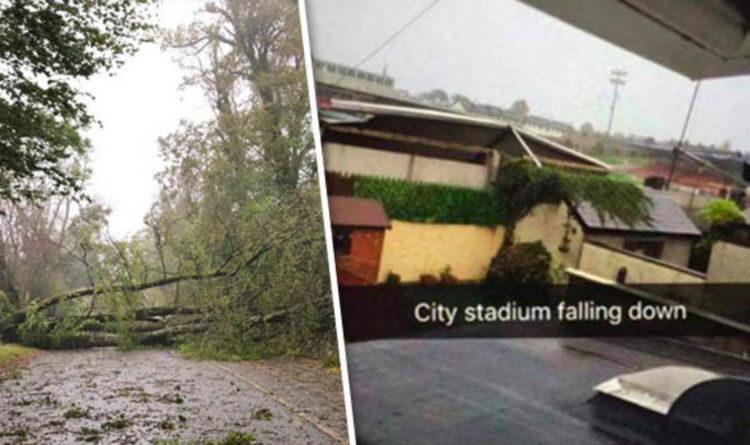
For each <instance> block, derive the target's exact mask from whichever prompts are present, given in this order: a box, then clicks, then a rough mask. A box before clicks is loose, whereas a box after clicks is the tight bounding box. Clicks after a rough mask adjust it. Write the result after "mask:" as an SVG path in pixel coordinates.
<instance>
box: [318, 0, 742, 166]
mask: <svg viewBox="0 0 750 445" xmlns="http://www.w3.org/2000/svg"><path fill="white" fill-rule="evenodd" d="M430 2H431V0H419V1H416V0H414V1H408V2H405V1H399V0H378V1H370V0H307V12H308V19H309V27H310V33H311V45H312V52H313V56H314V57H316V58H320V59H325V60H329V61H333V62H339V63H344V64H350V65H354V64H356V63H357V62H359V61H360V60H361V59H362V58H363V57H364V56H366V55H367V54H369V53H370V52H371V51H372V50H374V49H375V48H377V47H378V46H379V45H380V44H381V43H383V42H384V41H385V40H386V39H387V38H388V37H389V36H390V35H392V34H393V33H394V32H395V31H396V30H397V29H399V28H400V27H401V26H402V25H403V24H405V23H406V22H408V21H409V20H410V19H411V18H412V17H414V16H415V15H416V14H417V13H418V12H419V11H421V10H422V9H423V8H424V7H425V6H426V5H428V4H429V3H430ZM384 67H387V72H388V74H390V75H391V76H393V77H394V78H395V79H396V87H397V88H399V89H405V90H408V91H410V92H412V93H414V92H422V91H427V90H430V89H433V88H441V89H444V90H445V91H446V92H448V93H449V94H454V93H461V94H464V95H466V96H468V97H469V98H471V99H473V100H475V101H478V102H483V103H489V104H493V105H498V106H502V107H509V106H510V105H511V103H512V102H513V101H514V100H516V99H526V101H527V102H528V104H529V106H530V108H531V113H533V114H537V115H540V116H544V117H548V118H553V119H559V120H562V121H566V122H569V123H571V124H573V125H575V126H576V127H579V126H580V125H581V124H583V123H584V122H591V123H592V124H593V125H594V127H595V128H596V129H598V130H600V131H603V130H606V126H607V120H608V118H609V107H610V104H611V100H612V86H611V84H610V83H609V77H610V72H611V70H612V69H614V68H618V69H624V70H626V71H628V77H627V85H625V87H624V89H623V90H622V95H621V101H620V102H619V103H618V110H617V114H616V117H615V122H614V125H613V129H612V131H613V132H622V133H624V134H630V133H633V134H637V135H642V136H654V137H656V138H657V139H669V138H675V139H677V138H679V135H680V131H681V129H682V123H683V121H684V118H685V115H686V112H687V109H688V105H689V103H690V97H691V95H692V91H693V85H694V84H693V82H692V81H690V80H689V79H688V78H686V77H684V76H682V75H680V74H677V73H674V72H672V71H669V70H668V69H666V68H662V67H661V66H659V65H657V64H655V63H653V62H650V61H648V60H646V59H643V58H641V57H639V56H636V55H634V54H631V53H629V52H627V51H625V50H623V49H621V48H619V47H616V46H614V45H612V44H610V43H608V42H606V41H604V40H601V39H599V38H597V37H594V36H592V35H590V34H587V33H585V32H583V31H580V30H578V29H577V28H575V27H573V26H571V25H568V24H566V23H564V22H562V21H560V20H558V19H556V18H554V17H551V16H548V15H546V14H544V13H542V12H540V11H538V10H535V9H533V8H531V7H529V6H526V5H525V4H523V3H520V2H518V1H515V0H471V1H467V0H442V1H441V2H440V3H438V4H437V6H435V7H434V8H432V9H431V10H430V11H429V12H427V13H426V14H425V15H424V16H423V17H422V18H421V19H419V20H418V21H417V22H416V23H414V25H412V26H411V27H409V28H408V29H407V30H406V31H405V32H404V33H402V34H401V35H400V36H399V37H398V38H397V39H396V40H394V41H393V42H391V43H390V44H389V45H388V46H387V47H386V48H385V49H383V50H382V51H381V52H380V53H378V54H377V55H376V56H375V57H373V58H372V59H371V60H369V61H368V62H367V63H365V64H364V65H363V66H362V68H364V69H369V70H372V71H376V72H381V71H382V70H383V68H384ZM749 97H750V76H745V77H735V78H722V79H715V80H707V81H704V82H703V83H702V85H701V89H700V94H699V96H698V99H697V102H696V108H695V111H694V114H693V119H692V121H691V126H690V128H689V130H688V134H687V138H688V139H689V140H690V141H691V142H703V143H706V144H711V143H714V144H717V145H718V144H721V143H722V142H723V141H725V140H730V141H731V144H732V148H734V149H740V150H742V151H750V125H748V124H747V123H748V122H750V102H748V101H747V98H749Z"/></svg>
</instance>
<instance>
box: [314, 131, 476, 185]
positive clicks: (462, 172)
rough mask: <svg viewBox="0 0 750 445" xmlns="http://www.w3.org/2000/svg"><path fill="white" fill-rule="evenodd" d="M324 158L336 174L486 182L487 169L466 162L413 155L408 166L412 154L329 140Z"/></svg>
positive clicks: (457, 183)
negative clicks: (412, 159) (412, 160)
mask: <svg viewBox="0 0 750 445" xmlns="http://www.w3.org/2000/svg"><path fill="white" fill-rule="evenodd" d="M323 157H324V160H325V168H326V171H331V172H336V173H343V174H357V175H368V176H382V177H386V178H395V179H410V180H412V181H423V182H432V183H439V184H447V185H456V186H461V187H471V188H475V189H483V188H484V187H485V186H486V184H487V168H486V167H485V166H484V165H477V164H470V163H468V162H457V161H449V160H445V159H435V158H428V157H423V156H414V162H413V165H411V167H410V163H411V158H412V156H411V155H407V154H403V153H394V152H390V151H385V150H375V149H370V148H362V147H355V146H351V145H345V144H338V143H332V142H328V143H326V144H325V145H324V146H323ZM410 168H411V177H410V172H409V170H410Z"/></svg>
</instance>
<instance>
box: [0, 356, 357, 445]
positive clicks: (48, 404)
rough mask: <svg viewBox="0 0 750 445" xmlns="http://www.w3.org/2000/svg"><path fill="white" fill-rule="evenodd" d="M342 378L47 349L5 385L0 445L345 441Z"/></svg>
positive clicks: (264, 366)
mask: <svg viewBox="0 0 750 445" xmlns="http://www.w3.org/2000/svg"><path fill="white" fill-rule="evenodd" d="M340 382H341V379H340V374H339V373H338V372H331V371H329V370H326V369H324V368H323V367H322V365H320V364H319V363H318V362H315V361H313V360H305V359H286V360H269V361H258V362H238V363H217V362H211V361H191V360H184V359H181V358H179V357H178V356H176V355H175V354H172V353H170V352H168V351H155V350H152V351H133V352H121V351H117V350H115V349H99V350H88V351H76V352H45V353H42V354H40V355H39V356H38V357H36V358H35V359H33V360H32V361H31V363H30V364H29V365H28V366H27V367H26V369H24V370H23V371H22V372H21V373H20V376H18V377H17V378H13V379H8V380H5V381H3V382H1V383H0V443H2V444H5V443H29V444H31V443H34V444H35V443H45V444H46V443H55V444H68V443H83V442H94V443H122V444H129V443H131V444H136V443H137V444H140V443H149V444H150V443H153V441H154V440H157V439H164V440H172V439H180V440H182V441H188V440H195V439H219V438H224V437H225V436H226V435H227V434H228V433H229V432H231V431H237V432H242V433H252V434H253V436H254V438H255V439H257V440H258V442H261V443H265V444H268V443H300V444H330V443H341V442H342V441H343V438H344V437H346V418H345V410H344V406H343V405H344V403H343V395H342V392H341V383H340Z"/></svg>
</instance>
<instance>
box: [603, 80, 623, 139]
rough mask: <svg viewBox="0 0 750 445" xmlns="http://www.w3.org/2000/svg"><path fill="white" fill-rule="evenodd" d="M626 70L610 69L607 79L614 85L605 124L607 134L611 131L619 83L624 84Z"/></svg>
mask: <svg viewBox="0 0 750 445" xmlns="http://www.w3.org/2000/svg"><path fill="white" fill-rule="evenodd" d="M627 75H628V73H627V71H624V70H612V77H611V78H610V79H609V83H611V84H612V85H614V87H615V88H614V92H613V93H612V106H611V107H610V109H609V123H608V124H607V136H609V134H610V132H611V131H612V123H613V122H614V120H615V107H616V106H617V99H618V96H619V94H618V93H619V92H620V85H625V76H627Z"/></svg>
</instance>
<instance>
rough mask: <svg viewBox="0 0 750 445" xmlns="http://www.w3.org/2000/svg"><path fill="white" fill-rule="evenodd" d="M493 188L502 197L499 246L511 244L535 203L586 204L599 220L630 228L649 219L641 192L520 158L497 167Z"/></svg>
mask: <svg viewBox="0 0 750 445" xmlns="http://www.w3.org/2000/svg"><path fill="white" fill-rule="evenodd" d="M495 187H496V191H497V193H499V194H500V195H501V196H503V197H504V199H503V207H504V210H505V217H506V222H505V234H504V240H503V247H506V246H509V245H511V244H513V237H514V234H515V228H516V225H517V224H518V223H519V222H520V221H521V220H522V219H523V218H524V217H525V216H526V215H528V214H529V213H531V210H532V209H533V208H534V207H536V206H537V205H539V204H560V203H563V202H566V203H568V204H569V205H571V206H573V207H575V206H577V205H579V204H580V203H582V202H588V203H590V204H591V206H592V207H593V208H594V209H595V210H596V211H597V213H598V215H599V218H602V219H605V218H610V219H615V220H619V221H621V222H623V223H625V224H627V225H630V226H632V225H634V224H636V223H638V222H641V221H649V220H650V208H651V200H650V199H649V198H648V196H646V195H645V194H644V193H643V190H642V189H641V188H640V187H638V186H637V185H635V184H632V183H630V182H626V181H620V180H617V179H612V178H610V177H608V176H598V175H593V174H583V173H571V172H567V171H562V170H559V169H555V168H549V167H537V166H535V165H534V164H532V163H531V162H530V161H528V160H525V159H521V160H516V161H512V162H509V163H507V164H505V165H503V166H501V167H500V171H499V172H498V175H497V182H496V184H495Z"/></svg>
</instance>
